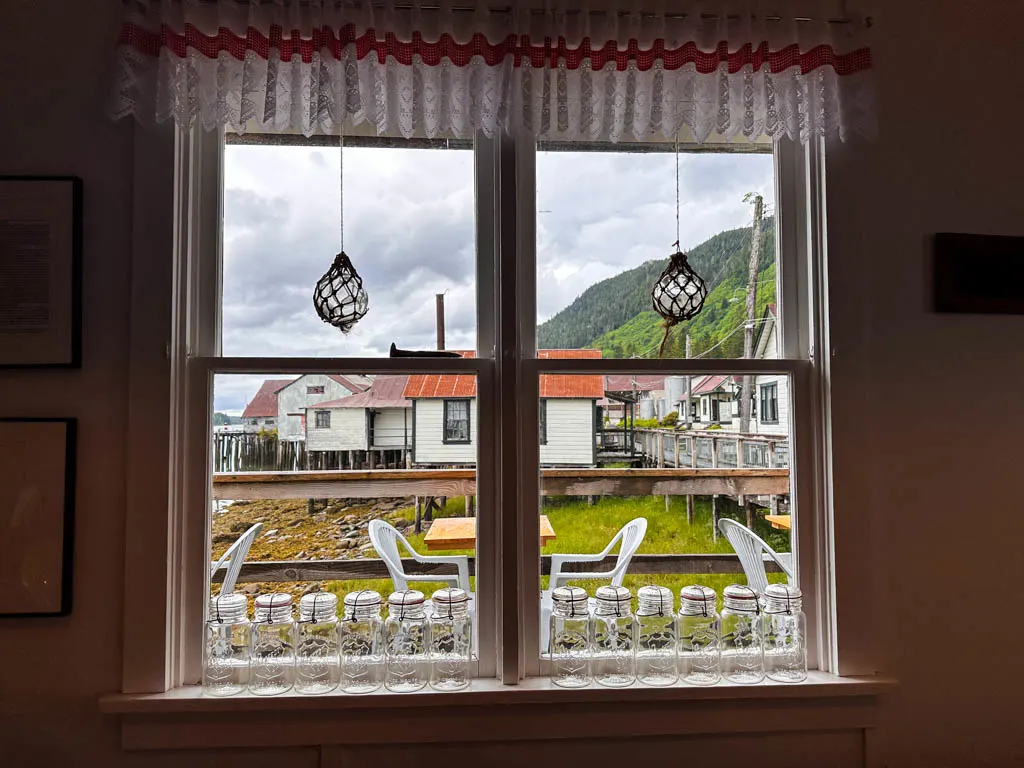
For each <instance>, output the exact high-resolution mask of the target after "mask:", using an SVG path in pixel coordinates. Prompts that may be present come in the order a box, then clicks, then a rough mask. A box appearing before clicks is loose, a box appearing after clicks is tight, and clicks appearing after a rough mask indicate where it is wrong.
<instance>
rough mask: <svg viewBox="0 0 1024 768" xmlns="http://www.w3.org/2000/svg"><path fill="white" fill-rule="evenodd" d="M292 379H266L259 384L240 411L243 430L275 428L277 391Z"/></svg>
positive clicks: (255, 430)
mask: <svg viewBox="0 0 1024 768" xmlns="http://www.w3.org/2000/svg"><path fill="white" fill-rule="evenodd" d="M292 381H294V379H268V380H267V381H264V382H263V384H262V385H260V388H259V391H258V392H257V393H256V394H255V395H254V396H253V398H252V400H250V401H249V402H248V403H247V404H246V406H245V410H244V411H242V431H243V432H263V431H266V432H269V431H271V430H274V429H277V393H278V392H280V391H281V390H282V389H284V388H285V387H287V386H288V385H289V384H291V383H292Z"/></svg>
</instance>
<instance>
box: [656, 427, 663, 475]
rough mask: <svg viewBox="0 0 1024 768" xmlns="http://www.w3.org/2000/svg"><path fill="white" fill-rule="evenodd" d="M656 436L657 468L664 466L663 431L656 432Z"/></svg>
mask: <svg viewBox="0 0 1024 768" xmlns="http://www.w3.org/2000/svg"><path fill="white" fill-rule="evenodd" d="M657 438H658V439H657V450H658V468H659V469H661V468H662V467H664V466H665V433H664V432H658V434H657Z"/></svg>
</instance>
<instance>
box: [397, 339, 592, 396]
mask: <svg viewBox="0 0 1024 768" xmlns="http://www.w3.org/2000/svg"><path fill="white" fill-rule="evenodd" d="M459 354H460V355H462V356H463V357H476V353H475V352H464V351H460V352H459ZM537 357H538V358H540V359H542V360H551V359H557V360H567V359H575V360H581V359H600V357H601V350H599V349H540V350H537ZM405 396H406V397H409V398H413V397H444V398H456V397H476V376H473V375H465V374H459V375H452V374H442V375H435V374H430V375H414V376H410V377H409V383H408V384H407V385H406V387H405ZM540 396H541V397H562V398H582V399H588V400H589V399H593V400H597V399H600V398H602V397H604V377H603V376H601V375H600V374H590V375H571V374H547V375H544V376H541V377H540Z"/></svg>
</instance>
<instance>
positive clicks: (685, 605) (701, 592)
mask: <svg viewBox="0 0 1024 768" xmlns="http://www.w3.org/2000/svg"><path fill="white" fill-rule="evenodd" d="M717 597H718V595H717V594H716V593H715V590H713V589H712V588H711V587H703V586H700V585H699V584H691V585H689V586H687V587H683V588H682V589H681V590H679V612H680V613H682V614H683V615H686V616H698V615H703V616H707V615H708V614H709V613H714V612H715V602H716V599H717Z"/></svg>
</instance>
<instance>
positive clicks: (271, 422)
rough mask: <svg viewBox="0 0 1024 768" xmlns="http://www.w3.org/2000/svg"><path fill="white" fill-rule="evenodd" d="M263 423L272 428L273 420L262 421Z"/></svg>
mask: <svg viewBox="0 0 1024 768" xmlns="http://www.w3.org/2000/svg"><path fill="white" fill-rule="evenodd" d="M263 423H264V424H266V425H267V426H273V424H274V420H273V419H264V420H263Z"/></svg>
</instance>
